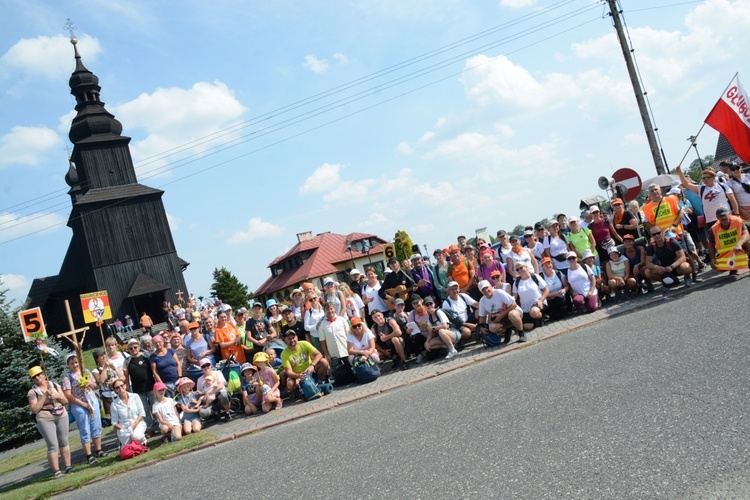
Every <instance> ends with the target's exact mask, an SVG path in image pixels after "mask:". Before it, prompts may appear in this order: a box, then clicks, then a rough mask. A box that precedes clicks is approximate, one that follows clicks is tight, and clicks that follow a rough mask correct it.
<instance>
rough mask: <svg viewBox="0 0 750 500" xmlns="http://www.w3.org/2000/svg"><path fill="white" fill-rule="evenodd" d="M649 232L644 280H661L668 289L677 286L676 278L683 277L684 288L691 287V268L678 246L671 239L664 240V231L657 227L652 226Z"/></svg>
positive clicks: (683, 252)
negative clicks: (649, 241) (649, 238)
mask: <svg viewBox="0 0 750 500" xmlns="http://www.w3.org/2000/svg"><path fill="white" fill-rule="evenodd" d="M649 231H650V232H651V239H652V241H651V243H650V244H649V245H648V247H647V248H646V270H645V275H646V278H648V279H649V280H650V281H656V280H661V282H662V283H664V285H665V286H666V287H668V288H669V287H671V286H674V285H675V284H677V277H678V276H685V286H692V285H693V282H692V279H691V278H690V275H691V274H692V273H693V266H691V265H690V264H689V263H688V262H687V257H685V251H684V250H683V249H682V247H681V246H680V244H679V243H677V242H676V241H674V240H673V239H672V238H665V237H664V230H663V229H661V228H660V227H659V226H652V227H651V229H650V230H649Z"/></svg>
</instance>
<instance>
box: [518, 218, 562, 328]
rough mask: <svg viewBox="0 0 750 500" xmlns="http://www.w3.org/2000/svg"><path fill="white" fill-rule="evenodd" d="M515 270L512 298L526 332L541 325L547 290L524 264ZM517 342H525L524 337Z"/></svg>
mask: <svg viewBox="0 0 750 500" xmlns="http://www.w3.org/2000/svg"><path fill="white" fill-rule="evenodd" d="M555 223H557V221H555ZM515 269H516V275H517V276H518V279H516V281H514V282H513V298H514V299H516V301H517V302H518V304H519V305H520V306H521V309H522V310H523V329H524V330H525V331H527V332H528V331H531V330H533V329H534V327H537V326H541V324H542V317H543V316H544V311H545V308H546V307H547V303H546V299H547V294H549V288H547V282H546V281H545V280H544V278H542V277H541V276H539V275H538V274H534V275H532V274H531V273H530V272H529V268H528V267H527V266H526V264H523V263H518V264H516V268H515ZM519 341H520V342H525V341H526V339H525V336H524V338H523V339H519Z"/></svg>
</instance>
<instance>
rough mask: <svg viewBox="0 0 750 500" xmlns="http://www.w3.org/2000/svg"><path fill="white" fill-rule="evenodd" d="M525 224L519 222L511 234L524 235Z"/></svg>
mask: <svg viewBox="0 0 750 500" xmlns="http://www.w3.org/2000/svg"><path fill="white" fill-rule="evenodd" d="M525 227H526V226H524V225H523V224H518V225H517V226H516V227H514V228H513V231H511V232H510V234H514V235H516V236H523V232H524V228H525Z"/></svg>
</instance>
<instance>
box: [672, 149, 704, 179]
mask: <svg viewBox="0 0 750 500" xmlns="http://www.w3.org/2000/svg"><path fill="white" fill-rule="evenodd" d="M713 162H714V155H706V156H704V157H703V165H701V160H699V159H698V158H696V159H695V160H693V161H692V162H691V163H690V166H689V167H688V168H687V171H686V172H685V174H686V175H687V176H688V177H690V178H691V179H692V180H693V182H695V183H696V184H700V181H701V170H703V169H704V168H706V167H709V166H711V165H712V164H713ZM674 173H677V172H676V171H675V172H674Z"/></svg>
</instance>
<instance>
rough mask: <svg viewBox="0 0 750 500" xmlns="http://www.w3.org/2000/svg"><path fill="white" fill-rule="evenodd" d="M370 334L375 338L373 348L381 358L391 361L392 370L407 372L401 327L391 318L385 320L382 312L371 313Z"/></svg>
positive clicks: (374, 311)
mask: <svg viewBox="0 0 750 500" xmlns="http://www.w3.org/2000/svg"><path fill="white" fill-rule="evenodd" d="M372 333H373V335H374V336H375V348H376V349H377V350H378V353H379V354H381V355H382V356H383V357H389V358H391V359H392V360H393V368H394V369H396V368H400V369H401V370H408V369H409V363H407V362H406V352H405V351H404V339H403V333H402V331H401V327H400V326H399V324H398V322H397V321H396V320H395V319H393V318H386V317H385V314H384V313H383V312H382V311H378V310H377V309H374V310H373V312H372Z"/></svg>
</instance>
